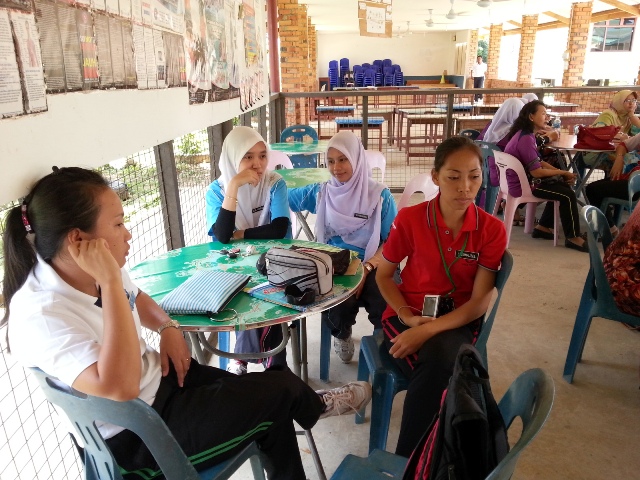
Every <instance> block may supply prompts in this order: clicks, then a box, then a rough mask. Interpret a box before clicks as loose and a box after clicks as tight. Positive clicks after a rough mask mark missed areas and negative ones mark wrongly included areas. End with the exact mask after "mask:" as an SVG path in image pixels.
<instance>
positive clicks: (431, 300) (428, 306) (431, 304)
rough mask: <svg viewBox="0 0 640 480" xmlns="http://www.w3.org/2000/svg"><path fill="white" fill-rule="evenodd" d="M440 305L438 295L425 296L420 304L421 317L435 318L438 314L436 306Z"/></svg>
mask: <svg viewBox="0 0 640 480" xmlns="http://www.w3.org/2000/svg"><path fill="white" fill-rule="evenodd" d="M439 303H440V295H425V296H424V303H423V304H422V316H423V317H435V316H436V314H437V313H438V304H439Z"/></svg>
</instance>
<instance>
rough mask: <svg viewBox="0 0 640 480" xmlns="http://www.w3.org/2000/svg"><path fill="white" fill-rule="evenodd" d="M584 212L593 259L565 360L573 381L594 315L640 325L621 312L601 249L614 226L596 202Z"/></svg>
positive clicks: (609, 239) (638, 320)
mask: <svg viewBox="0 0 640 480" xmlns="http://www.w3.org/2000/svg"><path fill="white" fill-rule="evenodd" d="M582 216H583V217H584V219H585V220H586V222H587V227H588V228H589V231H590V232H591V234H590V235H588V242H589V259H590V262H591V267H590V268H589V273H588V274H587V279H586V281H585V283H584V288H583V290H582V297H581V298H580V305H579V306H578V313H577V314H576V322H575V325H574V326H573V333H572V334H571V342H570V343H569V351H568V352H567V359H566V361H565V364H564V372H563V374H562V376H563V377H564V379H565V380H566V381H567V382H569V383H572V382H573V376H574V374H575V372H576V366H577V365H578V362H579V361H580V360H581V359H582V352H583V350H584V344H585V342H586V340H587V334H588V333H589V327H590V326H591V319H593V317H600V318H606V319H608V320H613V321H615V322H624V323H628V324H631V325H635V326H640V317H637V316H635V315H629V314H628V313H624V312H621V311H620V310H619V309H618V307H617V305H616V302H615V300H614V299H613V295H612V294H611V287H610V286H609V281H608V280H607V276H606V275H605V273H604V266H603V264H602V257H601V256H600V250H599V249H598V241H597V240H598V238H602V247H603V248H604V249H605V250H606V249H607V247H608V246H609V244H610V243H611V242H612V240H613V239H612V237H611V230H610V229H609V225H608V224H607V219H606V217H605V216H604V213H602V212H601V211H600V210H599V209H597V208H596V207H594V206H591V205H586V206H584V207H583V208H582Z"/></svg>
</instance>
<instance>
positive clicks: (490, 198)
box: [474, 140, 501, 214]
mask: <svg viewBox="0 0 640 480" xmlns="http://www.w3.org/2000/svg"><path fill="white" fill-rule="evenodd" d="M474 143H475V144H476V145H478V146H479V147H480V150H481V151H482V161H483V163H482V187H481V188H480V191H479V192H478V195H477V196H476V202H475V203H476V205H478V206H479V207H480V208H482V209H483V210H484V211H485V212H487V213H489V214H493V208H494V206H495V204H496V198H497V196H498V192H499V191H500V186H496V187H494V186H492V185H491V180H490V173H489V168H490V166H489V160H488V159H489V157H493V152H494V151H498V152H500V151H501V150H500V147H498V146H497V145H495V144H493V143H490V142H483V141H482V140H475V141H474ZM494 168H495V166H494ZM483 193H484V204H482V202H481V199H482V194H483Z"/></svg>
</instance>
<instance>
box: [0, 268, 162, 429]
mask: <svg viewBox="0 0 640 480" xmlns="http://www.w3.org/2000/svg"><path fill="white" fill-rule="evenodd" d="M121 273H122V283H123V286H124V290H125V293H126V295H127V298H128V299H129V305H130V307H131V311H132V313H133V321H134V323H135V327H136V331H137V332H138V338H139V345H140V362H141V364H142V375H141V378H140V395H139V398H140V399H141V400H143V401H144V402H146V403H148V404H149V405H151V404H152V403H153V401H154V400H155V396H156V391H157V390H158V386H159V385H160V378H161V376H162V372H161V366H160V354H159V353H158V352H157V351H155V350H154V349H152V348H151V347H149V346H148V345H147V344H146V343H145V341H144V339H143V338H142V332H141V330H142V328H141V324H140V316H139V315H138V309H137V308H136V303H135V302H136V297H137V295H138V288H137V287H136V286H135V285H134V283H133V282H132V281H131V279H130V278H129V275H128V274H127V272H126V271H125V270H124V269H121ZM102 315H103V312H102V302H101V299H100V298H98V299H96V297H93V296H91V295H87V294H86V293H83V292H81V291H79V290H76V289H75V288H73V287H72V286H71V285H69V284H68V283H66V282H65V281H64V280H62V279H61V278H60V276H59V275H58V274H57V273H56V271H55V270H54V269H53V268H52V267H51V266H50V265H49V264H48V263H47V262H45V261H44V260H43V259H42V258H40V256H38V262H37V263H36V265H35V267H34V268H33V269H32V270H31V273H29V276H28V277H27V280H26V282H25V283H24V285H23V286H22V287H21V288H20V289H19V290H18V291H17V292H16V294H15V295H14V296H13V298H12V299H11V314H10V317H9V343H10V346H11V355H12V356H13V357H14V358H15V359H16V360H17V361H18V362H19V363H20V364H22V365H23V366H25V367H38V368H40V369H41V370H43V371H45V372H46V373H48V374H49V375H52V376H54V377H56V378H58V379H59V380H60V381H62V382H64V383H65V384H67V385H69V386H71V385H73V382H75V380H76V378H78V375H80V374H81V373H82V372H83V371H84V370H85V369H86V368H88V367H89V366H91V365H93V364H94V363H96V362H97V361H98V356H99V355H100V346H101V344H102V343H103V329H104V322H103V317H102ZM61 418H64V419H66V415H61ZM65 423H67V425H65V426H66V427H67V429H68V430H69V432H71V433H74V434H75V429H73V427H72V426H71V424H70V423H69V422H65ZM98 428H99V429H100V432H101V433H102V435H103V436H104V437H105V438H110V437H112V436H114V435H115V434H116V433H119V432H120V431H122V430H123V428H121V427H118V426H115V425H111V424H98ZM75 437H76V439H77V440H78V441H82V439H78V438H77V437H78V436H77V435H75Z"/></svg>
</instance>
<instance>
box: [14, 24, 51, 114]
mask: <svg viewBox="0 0 640 480" xmlns="http://www.w3.org/2000/svg"><path fill="white" fill-rule="evenodd" d="M11 23H12V24H13V31H14V32H15V37H16V41H17V43H18V55H19V59H20V66H21V67H22V75H23V78H24V87H25V92H26V94H27V105H26V107H27V108H26V110H27V113H33V112H42V111H44V110H46V109H47V98H46V96H45V87H44V72H43V68H42V54H41V53H40V41H39V39H38V30H37V29H36V22H35V19H34V17H33V14H31V13H18V12H11Z"/></svg>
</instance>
